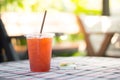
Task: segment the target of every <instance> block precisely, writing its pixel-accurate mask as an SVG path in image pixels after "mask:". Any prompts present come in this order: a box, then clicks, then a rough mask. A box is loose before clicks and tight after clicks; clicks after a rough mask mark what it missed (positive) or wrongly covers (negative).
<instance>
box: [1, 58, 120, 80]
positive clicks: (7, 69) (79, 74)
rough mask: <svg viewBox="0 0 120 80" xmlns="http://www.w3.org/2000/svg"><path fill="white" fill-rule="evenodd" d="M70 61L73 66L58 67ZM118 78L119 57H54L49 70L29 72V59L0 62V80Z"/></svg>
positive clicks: (119, 76)
mask: <svg viewBox="0 0 120 80" xmlns="http://www.w3.org/2000/svg"><path fill="white" fill-rule="evenodd" d="M61 63H69V64H70V63H72V64H74V65H76V66H74V68H73V67H70V66H69V67H60V66H59V65H60V64H61ZM49 79H50V80H120V58H108V57H56V58H52V60H51V69H50V71H49V72H30V69H29V61H28V60H23V61H16V62H5V63H0V80H49Z"/></svg>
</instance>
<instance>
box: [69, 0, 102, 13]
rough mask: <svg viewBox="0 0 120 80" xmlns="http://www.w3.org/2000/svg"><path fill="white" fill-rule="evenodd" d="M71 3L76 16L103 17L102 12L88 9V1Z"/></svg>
mask: <svg viewBox="0 0 120 80" xmlns="http://www.w3.org/2000/svg"><path fill="white" fill-rule="evenodd" d="M71 2H72V3H73V4H74V6H75V9H74V11H73V12H74V13H75V14H78V15H79V14H87V15H101V13H102V11H101V10H94V9H88V8H87V4H88V0H71Z"/></svg>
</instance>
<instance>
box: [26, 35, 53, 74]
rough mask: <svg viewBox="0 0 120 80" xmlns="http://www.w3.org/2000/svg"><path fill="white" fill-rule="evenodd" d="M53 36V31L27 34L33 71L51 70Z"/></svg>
mask: <svg viewBox="0 0 120 80" xmlns="http://www.w3.org/2000/svg"><path fill="white" fill-rule="evenodd" d="M53 36H54V35H53V34H51V33H42V34H28V35H26V39H27V47H28V56H29V62H30V70H31V71H32V72H47V71H49V70H50V62H51V54H52V38H53Z"/></svg>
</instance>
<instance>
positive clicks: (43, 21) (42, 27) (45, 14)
mask: <svg viewBox="0 0 120 80" xmlns="http://www.w3.org/2000/svg"><path fill="white" fill-rule="evenodd" d="M46 14H47V10H45V13H44V17H43V21H42V25H41V29H40V33H42V30H43V26H44V22H45V17H46Z"/></svg>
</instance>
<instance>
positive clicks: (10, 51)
mask: <svg viewBox="0 0 120 80" xmlns="http://www.w3.org/2000/svg"><path fill="white" fill-rule="evenodd" d="M12 38H23V36H8V34H7V32H6V30H5V26H4V24H3V22H2V19H1V18H0V62H4V58H3V57H6V61H17V60H20V58H19V56H18V54H16V52H15V50H14V48H13V45H12V43H11V39H12ZM3 51H4V52H5V54H4V55H3Z"/></svg>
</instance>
